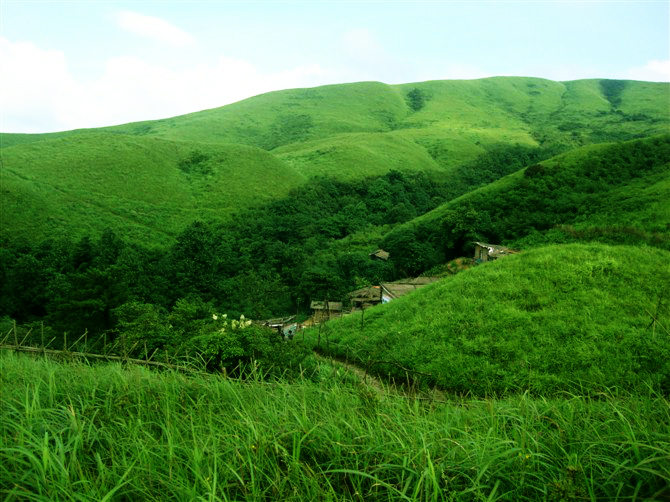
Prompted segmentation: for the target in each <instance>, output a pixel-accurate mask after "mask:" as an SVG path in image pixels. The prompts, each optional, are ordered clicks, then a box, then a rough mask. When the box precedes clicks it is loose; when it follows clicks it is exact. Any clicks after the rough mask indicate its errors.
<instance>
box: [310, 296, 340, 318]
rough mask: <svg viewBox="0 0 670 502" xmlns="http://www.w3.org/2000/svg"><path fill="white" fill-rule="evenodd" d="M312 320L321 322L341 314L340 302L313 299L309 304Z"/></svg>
mask: <svg viewBox="0 0 670 502" xmlns="http://www.w3.org/2000/svg"><path fill="white" fill-rule="evenodd" d="M310 308H311V309H312V312H313V315H312V319H313V320H314V322H317V323H318V322H323V321H327V320H328V319H332V318H333V317H341V316H342V302H329V301H321V302H319V301H313V302H312V303H311V305H310Z"/></svg>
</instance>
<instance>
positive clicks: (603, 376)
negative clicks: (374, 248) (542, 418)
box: [308, 244, 670, 395]
mask: <svg viewBox="0 0 670 502" xmlns="http://www.w3.org/2000/svg"><path fill="white" fill-rule="evenodd" d="M669 259H670V253H668V252H667V251H660V250H658V249H653V248H641V247H632V246H607V245H602V244H595V245H594V244H590V245H582V244H569V245H560V246H549V247H544V248H537V249H533V250H530V251H527V252H522V253H520V254H518V255H513V256H509V257H506V258H503V259H499V260H497V261H495V262H490V263H486V264H483V265H480V266H477V267H474V268H472V269H469V270H466V271H463V272H461V273H459V274H458V275H456V276H453V277H447V278H444V279H442V280H441V281H439V282H437V283H434V284H430V285H429V286H426V287H424V288H422V289H420V290H417V291H415V292H413V293H410V294H408V295H407V296H404V297H402V298H398V299H396V300H393V301H392V302H390V303H389V304H387V305H381V306H377V307H374V308H372V309H370V310H368V311H366V312H365V315H364V317H362V316H361V315H360V314H358V315H351V316H348V317H345V318H342V319H338V320H336V321H333V322H330V323H328V325H327V328H326V329H323V328H321V329H316V328H315V329H314V330H313V331H311V332H310V333H309V335H308V337H309V339H310V340H312V342H313V343H314V344H315V345H316V344H317V340H318V339H320V343H319V346H320V349H321V350H322V351H325V352H326V353H328V354H331V355H335V356H338V357H342V358H344V357H348V358H349V360H350V361H352V362H355V363H356V364H359V365H361V366H365V367H368V368H370V369H371V371H373V372H375V373H377V374H379V375H383V376H388V375H390V376H392V377H393V378H395V379H396V380H397V381H400V382H403V381H406V380H407V379H408V378H411V379H412V380H415V381H418V382H420V383H423V384H428V385H438V386H440V387H442V388H443V389H447V390H449V391H452V392H460V393H464V394H466V393H472V394H475V395H485V394H504V393H505V392H519V391H521V392H522V391H524V390H527V391H530V392H538V393H541V394H546V393H552V392H564V391H577V392H582V393H583V392H585V391H586V392H600V391H603V390H604V389H606V388H613V387H617V388H628V389H634V388H638V386H640V387H639V388H640V390H641V389H642V388H643V387H644V385H643V384H641V382H643V381H644V380H645V379H646V378H649V377H650V376H651V378H652V379H653V380H654V382H655V384H658V385H660V386H661V388H663V389H665V391H666V392H667V391H668V389H670V380H669V379H668V374H669V372H670V368H669V367H668V359H667V354H668V351H669V350H670V338H669V337H668V334H667V332H664V331H663V328H662V327H658V326H657V325H655V323H654V318H656V319H663V323H661V324H662V325H665V324H667V319H668V315H669V314H670V311H669V310H668V306H667V303H666V300H665V299H666V298H667V294H668V293H669V292H670V291H669V290H668V285H669V284H670V267H669V266H668V261H669ZM317 331H318V333H317Z"/></svg>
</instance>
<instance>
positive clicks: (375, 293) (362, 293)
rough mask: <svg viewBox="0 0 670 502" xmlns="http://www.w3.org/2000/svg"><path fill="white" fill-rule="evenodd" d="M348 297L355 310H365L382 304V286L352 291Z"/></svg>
mask: <svg viewBox="0 0 670 502" xmlns="http://www.w3.org/2000/svg"><path fill="white" fill-rule="evenodd" d="M348 296H349V301H350V302H351V306H352V307H353V308H355V309H365V308H368V307H372V306H373V305H377V304H378V303H381V301H382V288H381V287H380V286H368V287H366V288H361V289H357V290H356V291H352V292H351V293H349V295H348Z"/></svg>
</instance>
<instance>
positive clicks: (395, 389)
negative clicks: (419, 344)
mask: <svg viewBox="0 0 670 502" xmlns="http://www.w3.org/2000/svg"><path fill="white" fill-rule="evenodd" d="M314 356H315V357H316V358H317V360H319V361H323V362H327V363H328V364H331V365H333V366H338V367H340V368H343V369H344V371H346V372H348V373H350V374H353V375H354V376H356V377H357V378H358V379H359V381H360V383H361V384H363V385H365V386H367V387H369V388H370V389H373V390H374V391H375V392H377V393H379V394H383V395H387V396H394V397H403V398H411V399H419V400H423V401H435V402H440V403H447V402H448V399H447V396H446V395H445V393H444V392H442V391H441V390H438V389H435V388H433V389H430V390H428V391H425V390H420V389H417V388H415V387H409V388H408V387H403V386H399V385H394V384H391V383H388V382H385V381H384V380H382V379H380V378H379V377H377V376H375V375H372V374H370V373H367V372H366V371H365V370H364V369H363V368H361V367H359V366H356V365H355V364H351V363H349V362H345V361H340V360H339V359H334V358H332V357H328V356H323V355H321V354H318V353H316V352H314Z"/></svg>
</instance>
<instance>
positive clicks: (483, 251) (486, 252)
mask: <svg viewBox="0 0 670 502" xmlns="http://www.w3.org/2000/svg"><path fill="white" fill-rule="evenodd" d="M518 252H519V251H517V250H515V249H510V248H506V247H504V246H496V245H494V244H486V243H484V242H475V261H476V262H477V263H482V262H485V261H493V260H497V259H498V258H502V257H503V256H508V255H511V254H517V253H518Z"/></svg>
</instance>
